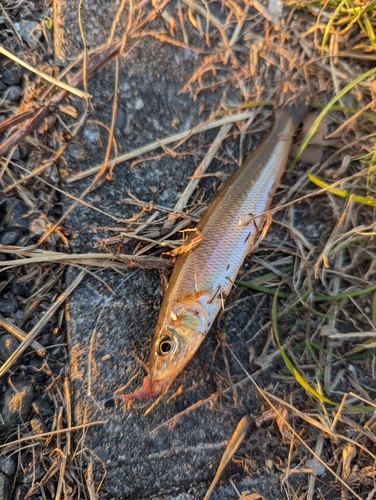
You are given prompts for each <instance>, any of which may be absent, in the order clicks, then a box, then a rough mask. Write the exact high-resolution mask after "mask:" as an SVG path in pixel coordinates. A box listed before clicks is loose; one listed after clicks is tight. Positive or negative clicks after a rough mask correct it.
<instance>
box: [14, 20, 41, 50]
mask: <svg viewBox="0 0 376 500" xmlns="http://www.w3.org/2000/svg"><path fill="white" fill-rule="evenodd" d="M14 26H15V28H16V30H17V31H18V33H19V35H20V37H21V38H22V40H24V41H25V42H26V43H28V44H29V45H30V47H32V48H36V47H38V40H39V39H40V37H41V36H42V28H41V25H40V24H39V23H38V22H36V21H28V20H22V21H20V22H19V23H14Z"/></svg>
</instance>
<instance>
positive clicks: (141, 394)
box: [119, 375, 170, 401]
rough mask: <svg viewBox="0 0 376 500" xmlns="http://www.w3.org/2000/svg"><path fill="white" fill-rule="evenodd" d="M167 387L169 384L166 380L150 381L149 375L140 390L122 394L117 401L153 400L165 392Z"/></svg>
mask: <svg viewBox="0 0 376 500" xmlns="http://www.w3.org/2000/svg"><path fill="white" fill-rule="evenodd" d="M169 386H170V383H169V381H168V380H152V379H151V378H150V376H149V375H146V377H144V382H143V384H142V387H141V389H138V390H136V391H134V392H132V393H131V394H122V395H121V396H119V399H127V400H128V401H132V400H133V399H150V398H154V397H156V396H160V395H161V394H163V393H164V392H166V391H167V389H168V387H169Z"/></svg>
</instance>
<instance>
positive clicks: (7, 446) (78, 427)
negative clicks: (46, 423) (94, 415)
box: [0, 420, 107, 455]
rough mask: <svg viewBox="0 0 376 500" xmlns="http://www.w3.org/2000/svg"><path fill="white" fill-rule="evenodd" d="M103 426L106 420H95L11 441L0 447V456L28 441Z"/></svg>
mask: <svg viewBox="0 0 376 500" xmlns="http://www.w3.org/2000/svg"><path fill="white" fill-rule="evenodd" d="M104 424H107V421H106V420H97V421H95V422H88V423H86V424H81V425H74V426H73V427H70V428H66V429H58V430H55V431H48V432H42V433H41V434H30V435H29V436H25V437H22V438H19V439H16V440H15V441H11V442H9V443H5V444H2V445H0V455H5V454H6V453H9V452H10V451H12V450H14V449H17V448H19V445H20V444H22V443H26V442H28V441H38V440H42V439H45V438H47V439H48V438H50V437H52V436H58V435H60V434H64V433H66V432H74V431H80V430H82V429H87V428H88V427H93V425H104Z"/></svg>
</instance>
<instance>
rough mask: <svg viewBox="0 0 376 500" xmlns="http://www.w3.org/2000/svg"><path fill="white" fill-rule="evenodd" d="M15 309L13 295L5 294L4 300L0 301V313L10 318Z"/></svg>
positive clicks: (15, 304)
mask: <svg viewBox="0 0 376 500" xmlns="http://www.w3.org/2000/svg"><path fill="white" fill-rule="evenodd" d="M16 309H17V302H16V301H15V300H14V298H13V295H11V294H10V293H5V294H4V298H3V299H0V313H2V314H4V316H10V315H11V314H12V313H13V312H14V311H16Z"/></svg>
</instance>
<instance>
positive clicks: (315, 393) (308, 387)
mask: <svg viewBox="0 0 376 500" xmlns="http://www.w3.org/2000/svg"><path fill="white" fill-rule="evenodd" d="M278 291H279V287H278V289H277V293H276V294H275V295H274V299H273V305H272V328H273V333H274V338H275V341H276V343H277V347H278V350H279V352H280V353H281V356H282V359H283V361H284V362H285V365H286V366H287V368H288V370H289V372H290V373H291V375H292V376H293V377H294V379H295V380H296V381H297V383H298V384H299V385H300V386H301V387H302V388H303V389H305V390H306V391H307V392H309V394H311V395H312V396H313V397H315V398H316V399H318V400H319V401H322V402H323V403H328V404H331V405H335V406H338V403H335V402H334V401H331V400H330V399H328V398H326V397H325V396H323V395H322V394H320V393H319V392H318V391H316V389H314V388H313V387H312V386H311V385H310V384H309V383H308V382H307V381H306V380H305V379H304V377H302V375H301V374H300V373H299V372H298V370H297V369H296V368H295V366H294V365H293V364H292V362H291V361H290V358H289V357H288V356H287V354H286V353H285V351H284V350H283V347H282V344H281V342H280V340H279V334H278V326H277V298H278Z"/></svg>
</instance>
